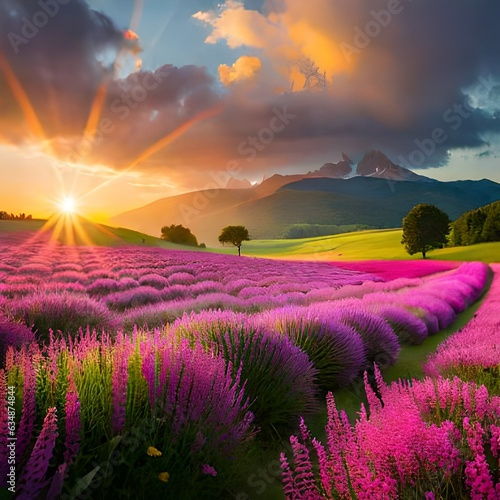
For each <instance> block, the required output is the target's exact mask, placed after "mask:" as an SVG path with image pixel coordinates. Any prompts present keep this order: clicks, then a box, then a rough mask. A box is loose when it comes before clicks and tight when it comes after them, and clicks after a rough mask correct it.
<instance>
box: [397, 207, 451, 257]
mask: <svg viewBox="0 0 500 500" xmlns="http://www.w3.org/2000/svg"><path fill="white" fill-rule="evenodd" d="M450 222H451V221H450V218H449V217H448V215H447V214H446V213H444V212H443V211H442V210H440V209H439V208H438V207H436V206H434V205H426V204H424V203H422V204H420V205H417V206H416V207H413V208H412V209H411V210H410V211H409V212H408V215H407V216H406V217H405V218H404V219H403V239H402V240H401V243H402V244H403V245H404V246H405V248H406V251H407V252H408V253H409V254H410V255H413V254H416V253H418V252H422V257H423V258H424V259H425V257H426V254H427V252H428V251H429V250H433V249H434V248H442V247H443V246H445V245H446V242H447V239H446V237H447V235H448V233H449V232H450Z"/></svg>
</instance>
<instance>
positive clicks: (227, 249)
mask: <svg viewBox="0 0 500 500" xmlns="http://www.w3.org/2000/svg"><path fill="white" fill-rule="evenodd" d="M45 222H46V221H42V220H32V221H3V220H2V221H0V233H2V232H19V231H28V232H36V231H39V230H41V229H42V227H43V225H44V224H45ZM80 223H81V226H82V227H83V228H84V230H85V233H86V234H87V236H88V238H89V240H90V241H92V243H93V244H94V245H97V246H119V245H124V244H131V245H145V246H153V247H160V248H170V249H177V250H198V251H205V252H211V253H222V254H229V255H237V253H238V252H237V250H236V248H235V247H233V246H232V245H228V246H222V245H221V246H217V247H212V248H206V249H201V248H197V247H189V246H185V245H176V244H174V243H168V242H166V241H164V240H162V239H161V238H157V237H155V236H151V235H148V234H144V233H140V232H138V231H133V230H132V229H126V228H122V227H120V228H115V227H111V226H107V225H104V224H94V223H92V222H90V221H88V220H85V219H80ZM401 236H402V230H401V229H378V230H371V231H357V232H354V233H344V234H338V235H333V236H320V237H316V238H303V239H297V240H252V241H247V242H244V243H243V245H242V247H241V253H242V255H244V256H248V257H268V258H276V259H300V260H331V261H335V260H338V261H352V260H420V259H421V254H417V255H412V256H410V255H408V254H407V253H406V252H405V250H404V248H403V245H401ZM76 240H77V244H79V245H83V244H85V241H87V240H83V239H82V238H81V237H79V236H78V235H76ZM143 240H144V242H143ZM428 258H429V259H434V260H452V261H481V262H487V263H490V262H499V261H500V242H495V243H481V244H479V245H471V246H468V247H456V248H443V249H441V250H433V251H431V252H429V254H428Z"/></svg>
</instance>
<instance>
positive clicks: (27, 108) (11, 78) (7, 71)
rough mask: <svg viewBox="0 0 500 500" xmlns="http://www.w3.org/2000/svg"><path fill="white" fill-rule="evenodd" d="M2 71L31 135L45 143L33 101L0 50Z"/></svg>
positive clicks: (0, 67)
mask: <svg viewBox="0 0 500 500" xmlns="http://www.w3.org/2000/svg"><path fill="white" fill-rule="evenodd" d="M0 69H1V70H2V71H3V73H4V75H5V78H6V80H7V85H8V86H9V87H10V90H11V91H12V94H13V95H14V98H15V99H16V101H17V103H18V104H19V107H20V108H21V111H22V113H23V115H24V118H25V119H26V122H27V124H28V127H29V129H30V131H31V133H32V134H33V135H34V136H35V137H36V138H37V139H39V140H40V141H45V140H46V137H45V131H44V129H43V126H42V124H41V123H40V120H39V119H38V115H37V114H36V111H35V109H34V108H33V106H32V104H31V101H30V99H29V97H28V95H27V94H26V91H25V90H24V88H23V86H22V84H21V82H20V81H19V80H18V78H17V76H16V74H15V73H14V71H13V70H12V67H11V65H10V63H9V61H8V60H7V58H6V57H5V54H4V53H3V51H2V50H1V49H0Z"/></svg>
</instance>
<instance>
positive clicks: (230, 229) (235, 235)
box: [219, 226, 250, 255]
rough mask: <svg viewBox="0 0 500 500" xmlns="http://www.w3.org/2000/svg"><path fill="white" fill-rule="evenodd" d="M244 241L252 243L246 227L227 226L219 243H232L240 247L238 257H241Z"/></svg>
mask: <svg viewBox="0 0 500 500" xmlns="http://www.w3.org/2000/svg"><path fill="white" fill-rule="evenodd" d="M244 241H250V236H249V234H248V229H247V228H246V227H245V226H227V227H225V228H224V229H223V230H222V232H221V234H220V236H219V242H220V243H222V244H223V245H224V243H232V244H233V245H234V246H235V247H238V255H241V244H242V243H243V242H244Z"/></svg>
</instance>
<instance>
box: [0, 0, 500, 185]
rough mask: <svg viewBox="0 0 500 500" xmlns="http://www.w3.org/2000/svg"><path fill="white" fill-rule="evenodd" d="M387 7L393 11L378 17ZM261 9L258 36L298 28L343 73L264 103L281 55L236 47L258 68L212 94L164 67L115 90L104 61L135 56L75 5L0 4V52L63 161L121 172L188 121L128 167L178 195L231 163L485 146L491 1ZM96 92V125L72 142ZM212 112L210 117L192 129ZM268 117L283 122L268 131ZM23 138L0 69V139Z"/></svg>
mask: <svg viewBox="0 0 500 500" xmlns="http://www.w3.org/2000/svg"><path fill="white" fill-rule="evenodd" d="M258 3H259V4H260V3H262V2H258ZM42 4H43V5H45V6H46V5H49V4H50V5H52V6H54V5H56V6H57V10H58V12H57V13H56V14H54V15H51V14H47V15H46V17H47V22H46V23H45V25H43V24H44V23H43V22H42V20H43V16H40V12H45V10H44V9H43V8H42V7H41V5H42ZM231 4H232V5H233V6H235V5H236V4H237V2H231ZM255 5H256V3H255V2H254V3H252V4H250V3H248V2H246V3H245V6H246V7H247V8H251V7H252V8H255ZM55 8H56V7H54V9H55ZM235 8H236V7H235ZM389 8H391V9H392V10H393V11H394V12H396V11H397V13H394V14H391V15H390V16H389V17H387V15H386V14H385V12H387V11H388V9H389ZM262 12H263V14H261V15H262V16H263V17H264V20H265V21H266V20H267V21H266V22H269V23H270V29H269V33H270V35H269V36H272V34H273V29H274V28H273V26H274V25H276V24H277V23H281V26H280V28H282V29H281V33H287V29H288V28H290V27H291V26H294V25H296V23H299V22H301V23H305V24H307V25H308V26H309V27H310V28H311V29H312V30H314V31H315V33H319V34H321V36H323V38H329V40H330V41H331V42H332V43H334V44H335V46H336V47H337V48H338V49H339V51H340V54H341V56H340V57H345V58H347V59H352V60H351V61H350V62H351V63H352V68H351V69H350V70H349V71H347V72H338V73H337V74H334V75H333V76H332V79H331V83H330V85H329V88H328V90H327V91H326V92H311V93H308V92H293V93H292V92H281V93H277V92H276V88H275V87H276V85H275V83H276V81H279V80H280V79H285V81H284V82H282V83H284V85H283V86H284V88H290V83H291V82H290V81H286V77H284V76H283V74H278V71H277V70H276V68H277V67H279V64H278V63H281V64H289V63H290V61H286V60H283V61H277V59H278V58H279V57H283V53H284V52H283V51H274V50H273V49H274V47H271V46H270V47H269V50H267V49H266V50H260V49H258V48H257V47H252V46H251V45H250V44H249V51H251V53H252V54H253V55H256V56H258V57H260V58H261V59H262V61H263V70H262V71H261V72H260V73H259V76H258V77H256V79H254V80H252V81H251V82H250V81H249V82H241V83H237V84H236V85H234V86H232V87H230V88H229V89H228V90H227V91H225V92H224V93H221V92H220V86H219V85H218V84H217V83H216V82H215V81H214V79H213V77H211V76H210V75H209V74H208V73H207V71H206V70H205V69H204V68H200V67H195V66H185V67H181V68H176V67H174V66H170V65H165V66H162V67H160V68H158V69H156V70H155V71H149V72H148V71H140V72H137V73H134V74H132V75H131V76H129V77H128V78H126V79H124V80H120V79H117V78H116V77H115V75H114V73H113V70H112V62H113V60H114V57H115V56H116V54H117V52H118V51H120V50H125V51H127V50H129V51H130V50H132V51H133V49H134V48H136V47H134V46H133V44H132V42H130V41H129V42H127V41H125V40H124V37H123V28H124V27H119V26H116V25H115V24H114V23H113V21H112V20H110V19H109V18H108V17H106V16H105V15H103V14H101V13H97V12H95V11H93V10H91V9H89V8H88V6H87V5H86V3H85V2H83V1H80V0H72V1H71V2H62V0H59V1H57V0H48V1H47V2H43V1H41V2H33V1H9V0H0V49H1V51H2V53H3V54H4V57H5V58H6V59H7V60H8V62H9V66H10V67H11V68H12V70H13V72H14V73H15V74H16V76H17V78H18V79H19V81H20V82H21V84H22V86H23V87H24V89H25V91H26V93H27V95H28V97H29V98H30V101H31V103H32V105H33V108H34V109H35V111H36V113H37V115H38V116H39V117H40V121H41V123H42V126H43V128H44V130H45V133H46V135H47V137H49V138H52V139H53V143H54V147H55V148H56V150H57V151H58V152H59V154H60V155H61V156H62V157H63V158H69V159H72V160H74V161H78V162H79V161H82V162H93V161H99V162H102V163H106V164H108V165H110V166H113V167H117V168H121V167H123V166H127V165H128V164H129V163H130V162H131V161H132V160H134V159H135V158H137V157H139V156H140V154H141V152H143V151H144V150H147V149H148V148H149V147H150V146H151V145H152V144H154V143H155V142H157V141H159V140H161V139H162V137H164V136H166V135H168V134H170V133H172V132H174V131H176V130H179V129H180V128H182V127H183V124H186V123H190V122H193V123H194V122H197V125H195V126H194V127H192V128H191V129H189V128H186V129H185V130H184V131H183V133H182V134H179V136H178V137H177V136H176V137H175V141H173V142H172V143H170V144H169V145H168V147H166V148H164V149H163V150H161V152H158V153H157V154H155V155H154V156H152V157H150V158H148V159H146V160H145V161H144V162H143V163H142V164H140V165H138V166H137V168H150V169H152V170H156V171H162V172H164V173H165V174H167V175H172V176H173V177H174V178H176V179H183V182H185V183H186V184H187V183H189V182H191V183H194V182H196V180H197V179H198V178H200V179H201V178H202V177H203V175H201V176H200V174H207V172H208V171H210V170H214V169H215V170H216V169H223V168H225V165H226V164H227V162H229V161H231V160H235V161H237V162H238V163H239V165H240V166H241V168H242V172H243V174H245V173H247V172H252V171H254V172H259V173H262V172H265V171H266V170H269V169H272V168H274V167H278V166H293V165H297V164H299V163H301V164H304V163H308V166H309V167H310V168H308V170H311V169H315V168H318V167H319V166H320V165H321V164H323V163H324V162H325V161H338V160H339V159H340V152H341V151H346V152H347V153H349V154H350V155H353V156H354V157H355V158H356V156H357V155H361V154H362V153H363V152H364V151H366V150H368V149H373V148H376V149H381V150H383V151H385V152H386V153H388V154H390V155H391V158H392V159H393V160H394V161H396V162H398V163H403V161H406V162H407V163H408V166H414V167H415V166H416V167H426V166H437V165H442V164H445V163H446V161H447V158H448V154H449V151H450V150H453V149H455V148H460V147H480V146H485V145H487V141H488V140H491V137H492V134H497V133H498V132H499V131H500V126H499V120H498V113H499V108H500V106H499V104H498V103H499V98H498V95H499V93H498V88H499V87H498V83H499V82H500V58H499V57H498V48H499V47H500V30H498V26H497V24H498V19H500V2H498V1H497V0H479V1H472V0H438V1H436V0H419V1H411V0H401V1H398V0H352V1H350V2H349V3H348V4H346V3H345V1H344V0H310V1H309V2H308V5H307V8H306V7H305V6H304V3H303V1H302V0H280V1H268V2H267V3H266V5H265V6H264V7H263V9H262ZM271 12H274V13H275V14H274V15H273V16H272V17H269V18H267V17H266V16H267V15H270V13H271ZM374 13H375V14H374ZM159 15H161V13H159ZM35 16H38V17H35ZM276 16H278V18H279V19H281V20H279V21H277V20H276V19H277V17H276ZM279 16H282V17H279ZM384 16H385V17H384ZM35 19H36V20H37V22H38V24H40V25H43V26H40V27H39V28H37V27H36V26H34V29H32V30H31V31H30V28H29V27H28V28H27V27H26V26H28V24H30V23H31V24H34V22H35V21H34V20H35ZM252 19H253V22H254V21H255V16H253V17H252ZM377 19H378V21H377ZM26 20H27V21H26ZM242 22H244V18H242ZM273 23H274V24H273ZM294 23H295V24H294ZM369 23H371V24H369ZM377 23H378V28H377ZM255 26H262V23H256V24H255ZM251 29H252V26H248V30H251ZM35 31H36V33H35V34H33V33H34V32H35ZM290 32H291V31H290ZM28 35H29V36H28ZM262 36H264V35H262V34H261V37H262ZM260 39H261V38H260ZM260 39H259V40H260ZM277 39H278V38H276V37H275V38H274V40H277ZM290 43H296V41H294V40H290ZM179 50H182V47H179ZM214 50H215V49H214ZM323 57H324V54H323ZM341 62H342V61H341ZM343 62H344V63H345V61H343ZM340 66H342V64H340ZM273 71H275V74H273V73H272V72H273ZM259 78H260V80H259ZM103 82H106V88H107V93H106V98H105V102H104V107H103V110H102V113H101V115H100V120H99V121H98V122H97V123H96V124H95V130H92V131H91V134H90V136H89V137H87V138H86V139H84V140H83V141H82V140H81V137H80V135H81V133H82V131H83V130H84V127H85V124H86V123H87V120H88V117H89V112H90V109H91V106H92V103H93V102H94V98H95V96H96V93H97V91H98V88H99V85H101V84H102V83H103ZM269 82H272V84H270V83H269ZM295 90H297V89H295ZM221 104H222V107H221V108H220V112H219V114H217V115H216V116H213V117H211V118H210V119H204V120H202V119H199V120H198V118H200V116H201V117H203V113H204V112H206V110H207V109H212V108H214V107H216V106H218V105H221ZM277 113H278V114H280V116H283V115H285V116H286V115H287V113H288V114H289V115H293V116H294V118H293V119H289V120H285V121H287V123H284V122H280V123H279V124H277V122H276V121H274V122H273V121H272V120H273V119H274V118H275V117H276V116H277V115H276V114H277ZM197 120H198V121H197ZM272 124H274V128H273V126H272ZM281 125H284V126H283V127H282V126H281ZM275 129H276V130H275ZM30 130H31V129H30V128H29V127H28V124H27V121H26V116H25V115H23V114H22V113H21V109H20V107H19V105H18V104H17V102H16V101H15V100H14V99H13V96H12V92H11V86H9V85H8V84H7V80H6V78H5V76H4V73H2V72H0V137H2V138H3V139H2V140H6V141H11V142H22V141H23V140H25V139H26V137H27V136H28V134H29V133H30ZM416 151H417V153H415V152H416ZM418 151H420V153H418ZM320 162H321V163H320ZM200 182H204V181H203V180H202V181H200Z"/></svg>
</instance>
